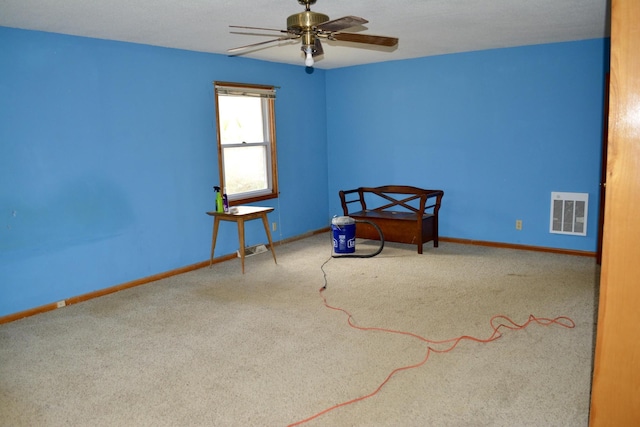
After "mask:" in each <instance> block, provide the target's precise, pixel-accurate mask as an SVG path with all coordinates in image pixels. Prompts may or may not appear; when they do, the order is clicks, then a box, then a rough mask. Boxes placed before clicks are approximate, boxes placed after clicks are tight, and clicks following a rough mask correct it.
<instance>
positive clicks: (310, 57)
mask: <svg viewBox="0 0 640 427" xmlns="http://www.w3.org/2000/svg"><path fill="white" fill-rule="evenodd" d="M305 53H306V55H307V56H306V58H305V60H304V65H306V66H307V67H313V50H312V49H311V48H310V47H308V48H306V49H305Z"/></svg>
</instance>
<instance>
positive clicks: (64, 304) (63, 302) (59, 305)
mask: <svg viewBox="0 0 640 427" xmlns="http://www.w3.org/2000/svg"><path fill="white" fill-rule="evenodd" d="M66 305H67V303H66V302H65V300H62V301H58V302H57V303H56V307H58V308H62V307H64V306H66Z"/></svg>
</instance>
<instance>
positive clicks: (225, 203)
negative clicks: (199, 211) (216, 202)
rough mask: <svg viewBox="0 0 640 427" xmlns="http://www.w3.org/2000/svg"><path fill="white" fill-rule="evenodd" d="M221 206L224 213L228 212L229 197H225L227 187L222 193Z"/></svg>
mask: <svg viewBox="0 0 640 427" xmlns="http://www.w3.org/2000/svg"><path fill="white" fill-rule="evenodd" d="M222 208H223V209H224V213H229V198H228V197H227V189H226V188H225V189H224V192H223V193H222Z"/></svg>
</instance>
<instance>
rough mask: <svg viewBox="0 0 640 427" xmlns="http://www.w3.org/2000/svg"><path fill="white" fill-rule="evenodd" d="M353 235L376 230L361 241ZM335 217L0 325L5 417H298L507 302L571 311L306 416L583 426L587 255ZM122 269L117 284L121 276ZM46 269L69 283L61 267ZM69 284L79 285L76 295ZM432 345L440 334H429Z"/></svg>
mask: <svg viewBox="0 0 640 427" xmlns="http://www.w3.org/2000/svg"><path fill="white" fill-rule="evenodd" d="M357 248H358V252H359V253H362V252H366V251H373V250H374V249H375V244H374V243H371V242H360V241H359V242H358V246H357ZM330 254H331V246H330V236H329V233H326V234H321V235H317V236H313V237H309V238H305V239H302V240H299V241H295V242H292V243H287V244H284V245H280V246H276V255H277V257H278V265H275V264H274V262H273V259H272V257H271V254H270V253H262V254H258V255H255V256H252V257H249V258H247V259H246V274H244V275H242V274H241V273H240V262H239V260H232V261H227V262H224V263H220V264H216V265H214V266H213V267H212V268H210V269H209V268H203V269H200V270H197V271H194V272H191V273H187V274H183V275H180V276H175V277H172V278H169V279H164V280H161V281H157V282H154V283H150V284H147V285H144V286H139V287H137V288H132V289H129V290H126V291H121V292H118V293H116V294H112V295H108V296H105V297H101V298H97V299H94V300H91V301H88V302H84V303H81V304H77V305H72V306H68V307H65V308H62V309H59V310H55V311H53V312H49V313H45V314H41V315H37V316H33V317H30V318H26V319H23V320H19V321H16V322H12V323H9V324H4V325H0V424H1V425H2V426H13V427H16V426H286V425H289V424H293V423H296V422H298V421H302V420H305V419H307V418H308V417H312V416H314V415H315V414H318V413H320V412H322V411H324V410H326V409H329V408H331V407H333V406H334V405H340V404H342V403H344V402H348V401H350V400H352V399H355V398H358V397H361V396H365V395H368V394H370V393H372V392H374V391H375V390H376V388H377V387H378V386H379V385H380V384H381V383H382V382H383V381H384V380H385V378H386V377H387V376H388V375H389V373H391V372H392V371H393V370H394V369H396V368H400V367H403V366H407V365H413V364H417V363H419V362H420V361H422V360H423V359H424V358H425V355H426V354H427V346H428V345H427V343H425V342H423V341H421V340H419V339H416V338H414V337H412V336H407V335H400V334H390V333H385V332H380V331H361V330H356V329H354V328H351V327H350V326H349V325H348V324H347V316H346V315H345V314H344V313H343V312H340V311H336V310H331V309H328V308H326V307H325V306H324V304H323V300H322V296H324V297H326V298H327V301H328V302H329V304H331V305H332V306H335V307H340V308H342V309H344V310H347V311H348V312H350V313H351V314H352V315H353V322H354V323H356V324H357V325H359V326H365V327H379V328H390V329H394V330H400V331H407V332H411V333H414V334H417V335H420V336H422V337H425V338H427V339H432V340H445V339H450V338H455V337H458V336H461V335H470V336H475V337H478V338H487V337H489V336H490V335H491V333H492V328H491V326H490V323H489V321H490V319H491V317H492V316H494V315H496V314H502V315H506V316H509V317H511V318H512V319H513V320H514V321H515V322H518V323H524V322H526V320H527V318H528V317H529V315H531V314H533V315H535V316H539V317H547V318H552V317H556V316H568V317H570V318H571V319H573V320H574V321H575V323H576V327H575V328H574V329H566V328H563V327H560V326H557V325H552V326H546V327H545V326H539V325H536V324H532V325H530V326H529V327H527V328H526V329H524V330H520V331H509V330H505V331H503V332H504V333H503V336H502V337H501V338H500V339H498V340H496V341H494V342H491V343H488V344H483V343H476V342H471V341H463V342H461V343H460V344H459V345H458V346H457V347H456V348H455V349H454V350H453V351H451V352H449V353H446V354H435V353H434V354H431V355H430V356H429V359H428V360H427V362H426V363H425V364H424V365H422V366H420V367H418V368H416V369H411V370H404V371H400V372H398V373H397V374H396V375H394V376H393V377H392V378H391V379H390V380H389V381H388V382H387V383H386V384H385V386H384V387H383V388H382V389H381V390H380V392H379V393H378V394H376V395H374V396H373V397H371V398H368V399H365V400H362V401H359V402H356V403H353V404H349V405H346V406H341V407H338V408H337V409H335V410H331V411H329V412H327V413H325V414H323V415H321V416H319V417H317V418H315V419H313V420H311V421H309V422H306V423H304V424H302V425H305V426H509V427H511V426H537V427H538V426H563V427H566V426H586V425H587V424H588V411H589V391H590V381H591V367H592V356H593V334H594V302H595V295H596V286H597V282H598V279H597V277H598V269H597V266H596V264H595V261H594V259H593V258H586V257H577V256H569V255H557V254H548V253H539V252H530V251H522V250H507V249H496V248H488V247H481V246H470V245H461V244H454V243H441V244H440V248H437V249H434V248H433V247H432V246H431V245H430V244H426V245H425V253H424V254H423V255H418V254H417V253H416V251H415V247H414V246H408V245H397V244H392V243H388V244H387V245H386V247H385V249H384V251H383V252H382V253H381V254H380V255H378V256H377V257H375V258H368V259H331V260H330V261H329V262H327V263H326V265H325V266H324V271H325V272H326V281H327V284H328V286H327V289H326V290H325V291H324V292H323V293H322V296H321V294H320V292H319V289H320V288H321V287H322V286H323V284H324V276H323V271H322V270H321V266H322V265H323V263H324V262H325V261H327V259H329V257H330ZM114 285H115V284H114ZM51 286H57V284H55V283H52V284H51ZM70 296H72V295H70ZM432 347H434V348H435V347H436V346H435V345H432Z"/></svg>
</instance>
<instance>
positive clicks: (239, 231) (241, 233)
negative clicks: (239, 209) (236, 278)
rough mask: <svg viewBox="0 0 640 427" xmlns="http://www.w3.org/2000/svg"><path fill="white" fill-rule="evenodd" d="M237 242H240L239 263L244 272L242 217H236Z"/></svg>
mask: <svg viewBox="0 0 640 427" xmlns="http://www.w3.org/2000/svg"><path fill="white" fill-rule="evenodd" d="M237 222H238V242H240V263H241V264H242V274H244V219H242V218H238V221H237Z"/></svg>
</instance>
